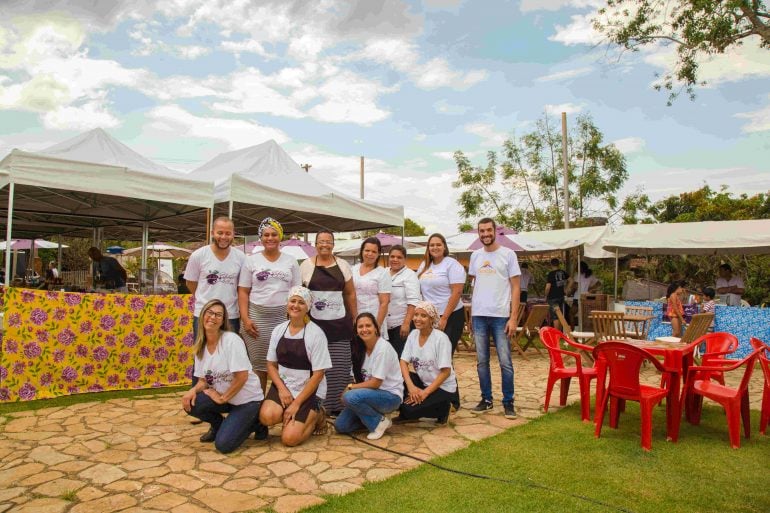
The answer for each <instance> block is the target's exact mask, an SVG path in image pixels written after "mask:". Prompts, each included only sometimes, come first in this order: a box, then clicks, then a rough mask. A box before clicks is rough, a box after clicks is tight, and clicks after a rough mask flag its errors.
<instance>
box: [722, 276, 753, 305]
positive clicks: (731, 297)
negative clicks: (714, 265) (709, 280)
mask: <svg viewBox="0 0 770 513" xmlns="http://www.w3.org/2000/svg"><path fill="white" fill-rule="evenodd" d="M732 286H736V287H738V288H739V289H745V288H746V287H745V286H744V285H743V278H741V277H740V276H738V275H735V274H734V275H732V276H731V277H730V279H729V280H725V279H724V278H717V283H716V289H717V290H719V289H721V288H722V287H732ZM719 296H720V297H721V298H722V302H724V304H726V305H727V306H741V295H740V294H719Z"/></svg>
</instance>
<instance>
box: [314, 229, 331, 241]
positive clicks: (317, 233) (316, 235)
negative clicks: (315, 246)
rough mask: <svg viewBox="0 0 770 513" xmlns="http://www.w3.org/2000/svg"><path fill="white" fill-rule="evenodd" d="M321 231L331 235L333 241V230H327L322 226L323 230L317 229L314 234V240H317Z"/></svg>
mask: <svg viewBox="0 0 770 513" xmlns="http://www.w3.org/2000/svg"><path fill="white" fill-rule="evenodd" d="M322 233H326V234H329V235H331V237H332V242H334V232H333V231H331V230H327V229H326V228H324V229H323V230H318V231H317V232H316V234H315V240H316V241H317V240H318V236H319V235H321V234H322Z"/></svg>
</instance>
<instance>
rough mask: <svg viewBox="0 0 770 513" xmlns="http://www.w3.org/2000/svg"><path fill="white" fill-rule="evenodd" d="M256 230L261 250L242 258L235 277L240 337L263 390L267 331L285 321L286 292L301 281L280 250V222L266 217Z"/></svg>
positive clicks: (294, 265) (292, 261)
mask: <svg viewBox="0 0 770 513" xmlns="http://www.w3.org/2000/svg"><path fill="white" fill-rule="evenodd" d="M257 232H258V234H259V240H260V241H261V242H262V247H263V248H264V249H263V250H262V251H261V252H259V253H257V254H254V255H249V256H247V257H246V258H245V259H244V260H243V266H242V267H241V274H240V276H239V278H238V309H239V310H240V312H241V336H243V340H244V341H245V342H246V350H247V351H248V353H249V360H251V365H252V368H253V369H254V372H255V373H256V374H257V376H259V380H260V383H262V391H263V392H264V391H265V387H266V386H267V361H266V359H265V358H266V357H267V347H268V346H269V345H270V334H271V333H272V332H273V330H274V329H275V327H276V326H278V325H279V324H281V323H282V322H283V321H285V320H286V301H285V298H286V295H287V294H288V293H289V290H291V288H292V287H296V286H298V285H300V283H301V282H302V280H301V278H300V275H299V265H298V264H297V260H296V259H295V258H294V257H293V256H291V255H287V254H286V253H282V252H281V250H280V244H281V239H282V238H283V227H282V226H281V224H280V223H279V222H278V221H276V220H275V219H273V218H272V217H266V218H265V219H263V220H262V222H261V223H259V228H258V230H257Z"/></svg>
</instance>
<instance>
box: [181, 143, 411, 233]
mask: <svg viewBox="0 0 770 513" xmlns="http://www.w3.org/2000/svg"><path fill="white" fill-rule="evenodd" d="M189 176H190V177H191V178H194V179H197V180H205V181H213V182H215V184H216V186H215V201H216V203H217V204H219V208H218V210H220V211H221V213H222V214H226V215H231V217H233V218H234V220H235V226H236V228H237V229H238V231H240V232H243V233H246V234H253V233H256V232H257V228H258V227H259V222H260V221H261V220H262V219H263V218H264V217H267V216H270V217H274V218H276V219H278V220H279V221H280V222H281V224H282V225H283V226H284V230H285V231H286V232H295V233H296V232H317V231H318V230H320V229H322V228H326V229H331V230H335V231H352V230H364V229H372V228H378V227H382V226H403V224H404V208H403V207H402V206H400V205H385V204H381V203H375V202H372V201H364V200H359V199H355V198H352V197H349V196H346V195H344V194H341V193H339V192H337V191H335V190H334V189H332V188H330V187H329V186H327V185H326V184H324V183H322V182H321V181H319V180H317V179H316V178H315V177H314V176H312V175H311V174H308V173H307V172H305V171H303V170H302V168H300V166H299V164H297V163H296V162H295V161H294V160H292V158H291V157H290V156H289V155H288V154H287V153H286V152H285V151H284V150H283V148H281V147H280V146H279V145H278V143H276V142H275V141H273V140H270V141H267V142H264V143H262V144H258V145H256V146H251V147H248V148H244V149H241V150H235V151H230V152H226V153H222V154H220V155H218V156H217V157H215V158H213V159H212V160H211V161H209V162H207V163H206V164H204V165H202V166H200V167H199V168H198V169H196V170H194V171H192V173H190V175H189ZM225 207H226V208H227V209H226V210H225Z"/></svg>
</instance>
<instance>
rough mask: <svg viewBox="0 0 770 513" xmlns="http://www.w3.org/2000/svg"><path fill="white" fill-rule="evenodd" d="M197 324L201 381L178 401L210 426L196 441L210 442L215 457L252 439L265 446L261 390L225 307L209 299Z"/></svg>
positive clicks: (265, 432) (196, 371) (197, 348)
mask: <svg viewBox="0 0 770 513" xmlns="http://www.w3.org/2000/svg"><path fill="white" fill-rule="evenodd" d="M199 319H200V322H201V323H202V326H200V327H199V328H198V335H197V338H196V339H195V346H194V354H195V375H196V376H197V377H198V378H200V379H198V382H197V383H196V384H195V386H194V387H192V388H191V389H190V390H188V391H187V392H185V394H184V395H183V396H182V408H184V411H186V412H187V414H188V415H191V416H193V417H196V418H198V419H200V420H202V421H203V422H208V423H209V424H210V425H211V427H210V428H209V430H208V431H207V432H206V433H204V434H203V435H201V437H200V441H201V442H214V446H215V447H216V448H217V450H218V451H219V452H222V453H228V452H232V451H234V450H235V449H237V448H238V447H240V446H241V444H242V443H243V442H244V441H245V440H246V439H247V438H248V437H249V435H250V434H251V433H254V438H255V439H257V440H264V439H265V438H267V427H266V426H264V425H263V424H261V423H260V422H259V409H260V406H261V404H262V401H263V399H264V396H263V394H262V387H261V386H260V384H259V378H258V377H257V375H256V374H254V373H253V372H252V371H251V363H250V362H249V357H248V356H247V355H246V346H244V344H243V340H241V337H239V336H238V335H237V334H235V333H233V332H232V331H230V329H229V328H230V326H229V322H228V319H227V309H226V308H225V305H224V303H223V302H222V301H220V300H219V299H212V300H211V301H209V302H208V303H206V304H205V305H203V307H202V308H201V312H200V316H199ZM223 413H226V414H227V417H223V416H222V414H223Z"/></svg>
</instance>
